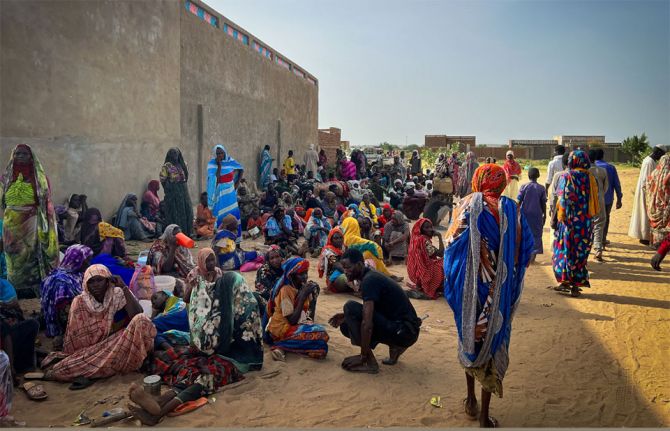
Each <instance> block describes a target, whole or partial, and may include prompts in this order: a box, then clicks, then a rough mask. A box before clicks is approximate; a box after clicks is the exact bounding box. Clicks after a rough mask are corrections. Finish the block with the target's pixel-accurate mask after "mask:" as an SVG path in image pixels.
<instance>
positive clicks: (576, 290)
mask: <svg viewBox="0 0 670 431" xmlns="http://www.w3.org/2000/svg"><path fill="white" fill-rule="evenodd" d="M581 290H582V289H580V288H579V287H577V286H573V287H572V289H570V296H572V297H573V298H577V297H578V296H579V295H581V294H582V293H581Z"/></svg>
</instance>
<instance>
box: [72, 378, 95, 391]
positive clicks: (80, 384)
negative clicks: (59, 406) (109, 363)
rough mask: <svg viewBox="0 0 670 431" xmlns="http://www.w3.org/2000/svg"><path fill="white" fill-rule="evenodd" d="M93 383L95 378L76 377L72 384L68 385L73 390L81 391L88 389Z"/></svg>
mask: <svg viewBox="0 0 670 431" xmlns="http://www.w3.org/2000/svg"><path fill="white" fill-rule="evenodd" d="M92 384H93V380H91V379H87V378H86V377H76V378H75V379H74V380H72V384H71V385H70V387H68V389H69V390H71V391H80V390H82V389H86V388H88V387H89V386H91V385H92Z"/></svg>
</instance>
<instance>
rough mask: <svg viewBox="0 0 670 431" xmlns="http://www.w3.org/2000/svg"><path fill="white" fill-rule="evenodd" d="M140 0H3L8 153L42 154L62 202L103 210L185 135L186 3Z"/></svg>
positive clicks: (1, 90) (3, 123)
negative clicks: (83, 202)
mask: <svg viewBox="0 0 670 431" xmlns="http://www.w3.org/2000/svg"><path fill="white" fill-rule="evenodd" d="M161 5H162V7H156V4H155V3H152V2H137V1H125V0H119V1H92V2H83V1H57V2H54V1H31V0H22V1H16V0H6V1H5V0H3V1H1V2H0V16H1V18H0V28H1V30H0V31H1V42H0V43H1V44H0V52H1V54H0V78H1V79H0V94H1V95H2V97H0V109H1V111H0V160H1V163H2V164H3V166H4V164H5V163H6V162H7V160H8V158H9V155H10V153H11V149H12V148H13V147H14V145H16V144H17V143H25V144H29V145H31V146H32V147H33V149H34V151H35V152H36V154H37V155H38V157H39V158H40V159H41V161H42V163H43V164H44V166H45V170H46V173H47V175H48V176H49V177H50V180H51V183H52V188H53V191H54V200H55V201H56V202H57V203H59V202H60V201H62V200H64V199H65V198H66V197H67V195H69V194H70V193H85V194H87V195H88V196H89V197H90V198H89V200H90V202H89V203H90V204H91V205H95V206H98V207H99V208H100V209H101V210H102V211H103V213H104V214H105V215H111V211H112V209H113V208H115V207H116V206H117V205H118V203H119V202H120V201H121V199H122V197H123V194H124V193H126V192H142V191H143V187H144V185H145V184H146V181H147V180H148V179H149V178H155V177H157V175H158V171H159V169H160V166H161V161H162V159H161V155H162V154H164V152H165V150H166V149H167V148H169V147H170V146H173V145H176V144H178V143H179V86H178V85H175V83H176V82H178V81H179V26H178V25H176V24H178V22H179V15H178V14H179V9H178V2H177V1H172V2H170V1H165V2H162V3H161Z"/></svg>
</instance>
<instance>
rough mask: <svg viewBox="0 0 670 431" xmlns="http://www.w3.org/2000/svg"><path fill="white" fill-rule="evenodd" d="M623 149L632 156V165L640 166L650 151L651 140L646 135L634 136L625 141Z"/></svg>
mask: <svg viewBox="0 0 670 431" xmlns="http://www.w3.org/2000/svg"><path fill="white" fill-rule="evenodd" d="M621 147H622V150H623V152H624V153H626V154H629V155H630V157H631V164H632V165H634V166H640V164H641V163H642V159H643V158H644V157H645V156H646V155H647V154H648V153H649V151H650V148H649V140H648V139H647V135H646V134H644V133H643V134H642V135H641V136H637V135H634V136H629V137H628V138H626V139H624V140H623V144H622V145H621Z"/></svg>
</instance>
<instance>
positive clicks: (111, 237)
mask: <svg viewBox="0 0 670 431" xmlns="http://www.w3.org/2000/svg"><path fill="white" fill-rule="evenodd" d="M82 219H83V221H82V225H81V243H82V244H83V245H85V246H87V247H88V248H90V249H91V250H93V255H94V256H97V255H99V254H109V255H111V256H114V257H125V256H126V242H125V235H124V234H123V231H122V230H121V229H117V228H115V227H114V226H112V225H111V224H109V223H105V222H104V221H103V220H102V214H100V210H98V209H97V208H89V209H88V210H87V211H86V212H85V213H84V214H83V215H82Z"/></svg>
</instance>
